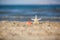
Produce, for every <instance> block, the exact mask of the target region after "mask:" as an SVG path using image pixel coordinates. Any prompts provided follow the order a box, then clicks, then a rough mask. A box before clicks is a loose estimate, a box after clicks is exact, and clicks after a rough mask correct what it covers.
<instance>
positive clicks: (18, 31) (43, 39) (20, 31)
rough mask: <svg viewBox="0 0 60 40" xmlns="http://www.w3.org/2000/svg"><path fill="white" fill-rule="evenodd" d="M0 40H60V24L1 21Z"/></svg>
mask: <svg viewBox="0 0 60 40" xmlns="http://www.w3.org/2000/svg"><path fill="white" fill-rule="evenodd" d="M0 40H60V22H50V21H43V22H40V24H31V25H27V24H26V22H20V21H0Z"/></svg>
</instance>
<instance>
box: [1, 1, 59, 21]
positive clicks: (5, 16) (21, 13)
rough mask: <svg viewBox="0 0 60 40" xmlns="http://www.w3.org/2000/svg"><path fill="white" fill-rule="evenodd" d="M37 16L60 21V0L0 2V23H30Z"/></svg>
mask: <svg viewBox="0 0 60 40" xmlns="http://www.w3.org/2000/svg"><path fill="white" fill-rule="evenodd" d="M35 15H37V16H38V18H40V17H41V18H42V20H43V21H46V20H50V21H60V0H0V21H2V20H9V21H13V20H16V21H28V20H31V18H34V16H35ZM42 20H41V21H42Z"/></svg>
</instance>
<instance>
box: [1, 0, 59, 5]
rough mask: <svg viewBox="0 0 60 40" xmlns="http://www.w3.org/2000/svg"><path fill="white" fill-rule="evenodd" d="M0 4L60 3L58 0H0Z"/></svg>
mask: <svg viewBox="0 0 60 40" xmlns="http://www.w3.org/2000/svg"><path fill="white" fill-rule="evenodd" d="M0 4H3V5H5V4H7V5H9V4H12V5H16V4H60V0H0Z"/></svg>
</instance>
